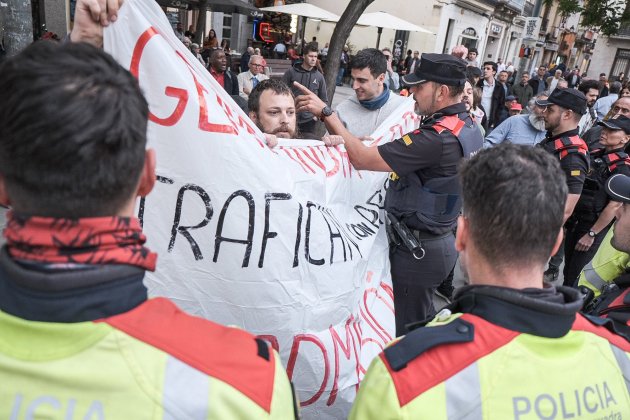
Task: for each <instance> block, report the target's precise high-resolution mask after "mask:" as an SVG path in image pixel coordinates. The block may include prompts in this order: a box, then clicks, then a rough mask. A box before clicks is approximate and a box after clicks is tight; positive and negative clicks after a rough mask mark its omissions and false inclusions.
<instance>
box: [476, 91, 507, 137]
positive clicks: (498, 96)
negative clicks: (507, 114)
mask: <svg viewBox="0 0 630 420" xmlns="http://www.w3.org/2000/svg"><path fill="white" fill-rule="evenodd" d="M477 87H479V88H481V91H482V92H483V79H479V82H477ZM504 108H505V90H504V89H503V85H501V83H499V82H498V81H497V80H495V81H494V91H493V92H492V106H491V107H490V109H489V110H488V109H486V116H487V117H488V126H489V127H495V126H496V125H498V124H499V123H500V121H499V120H500V115H501V110H502V109H504Z"/></svg>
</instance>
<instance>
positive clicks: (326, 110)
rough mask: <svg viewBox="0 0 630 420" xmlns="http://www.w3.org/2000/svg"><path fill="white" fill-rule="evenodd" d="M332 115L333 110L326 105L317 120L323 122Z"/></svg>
mask: <svg viewBox="0 0 630 420" xmlns="http://www.w3.org/2000/svg"><path fill="white" fill-rule="evenodd" d="M332 113H333V110H332V108H331V107H329V106H328V105H326V106H325V107H324V108H323V109H322V112H321V113H320V114H319V120H320V121H324V120H325V119H326V117H330V116H331V115H332Z"/></svg>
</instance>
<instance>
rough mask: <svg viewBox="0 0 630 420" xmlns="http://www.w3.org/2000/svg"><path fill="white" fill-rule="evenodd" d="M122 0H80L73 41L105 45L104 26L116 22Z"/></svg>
mask: <svg viewBox="0 0 630 420" xmlns="http://www.w3.org/2000/svg"><path fill="white" fill-rule="evenodd" d="M122 4H123V1H122V0H79V1H78V2H77V5H76V11H75V14H74V28H73V29H72V32H71V33H70V40H71V41H73V42H87V43H88V44H92V45H94V46H95V47H98V48H102V47H103V27H105V26H109V24H110V23H113V22H116V19H117V18H118V10H120V7H121V6H122Z"/></svg>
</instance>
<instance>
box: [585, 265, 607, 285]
mask: <svg viewBox="0 0 630 420" xmlns="http://www.w3.org/2000/svg"><path fill="white" fill-rule="evenodd" d="M582 272H583V273H584V278H585V279H586V281H587V282H589V283H590V284H591V285H592V286H593V287H595V288H596V289H597V290H599V291H600V292H601V291H602V290H603V289H604V287H605V286H606V285H607V284H608V282H607V281H606V280H604V279H603V278H601V277H600V275H599V274H597V271H595V269H594V268H593V260H591V261H589V262H588V264H586V266H585V267H584V269H583V270H582Z"/></svg>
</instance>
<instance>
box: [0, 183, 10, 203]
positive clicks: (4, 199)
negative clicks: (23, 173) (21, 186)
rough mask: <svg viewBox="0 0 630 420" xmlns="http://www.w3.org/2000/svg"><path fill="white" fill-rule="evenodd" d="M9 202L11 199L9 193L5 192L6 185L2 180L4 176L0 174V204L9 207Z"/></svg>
mask: <svg viewBox="0 0 630 420" xmlns="http://www.w3.org/2000/svg"><path fill="white" fill-rule="evenodd" d="M10 204H11V200H10V199H9V194H7V186H6V183H5V181H4V176H3V175H0V205H1V206H4V207H9V205H10Z"/></svg>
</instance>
